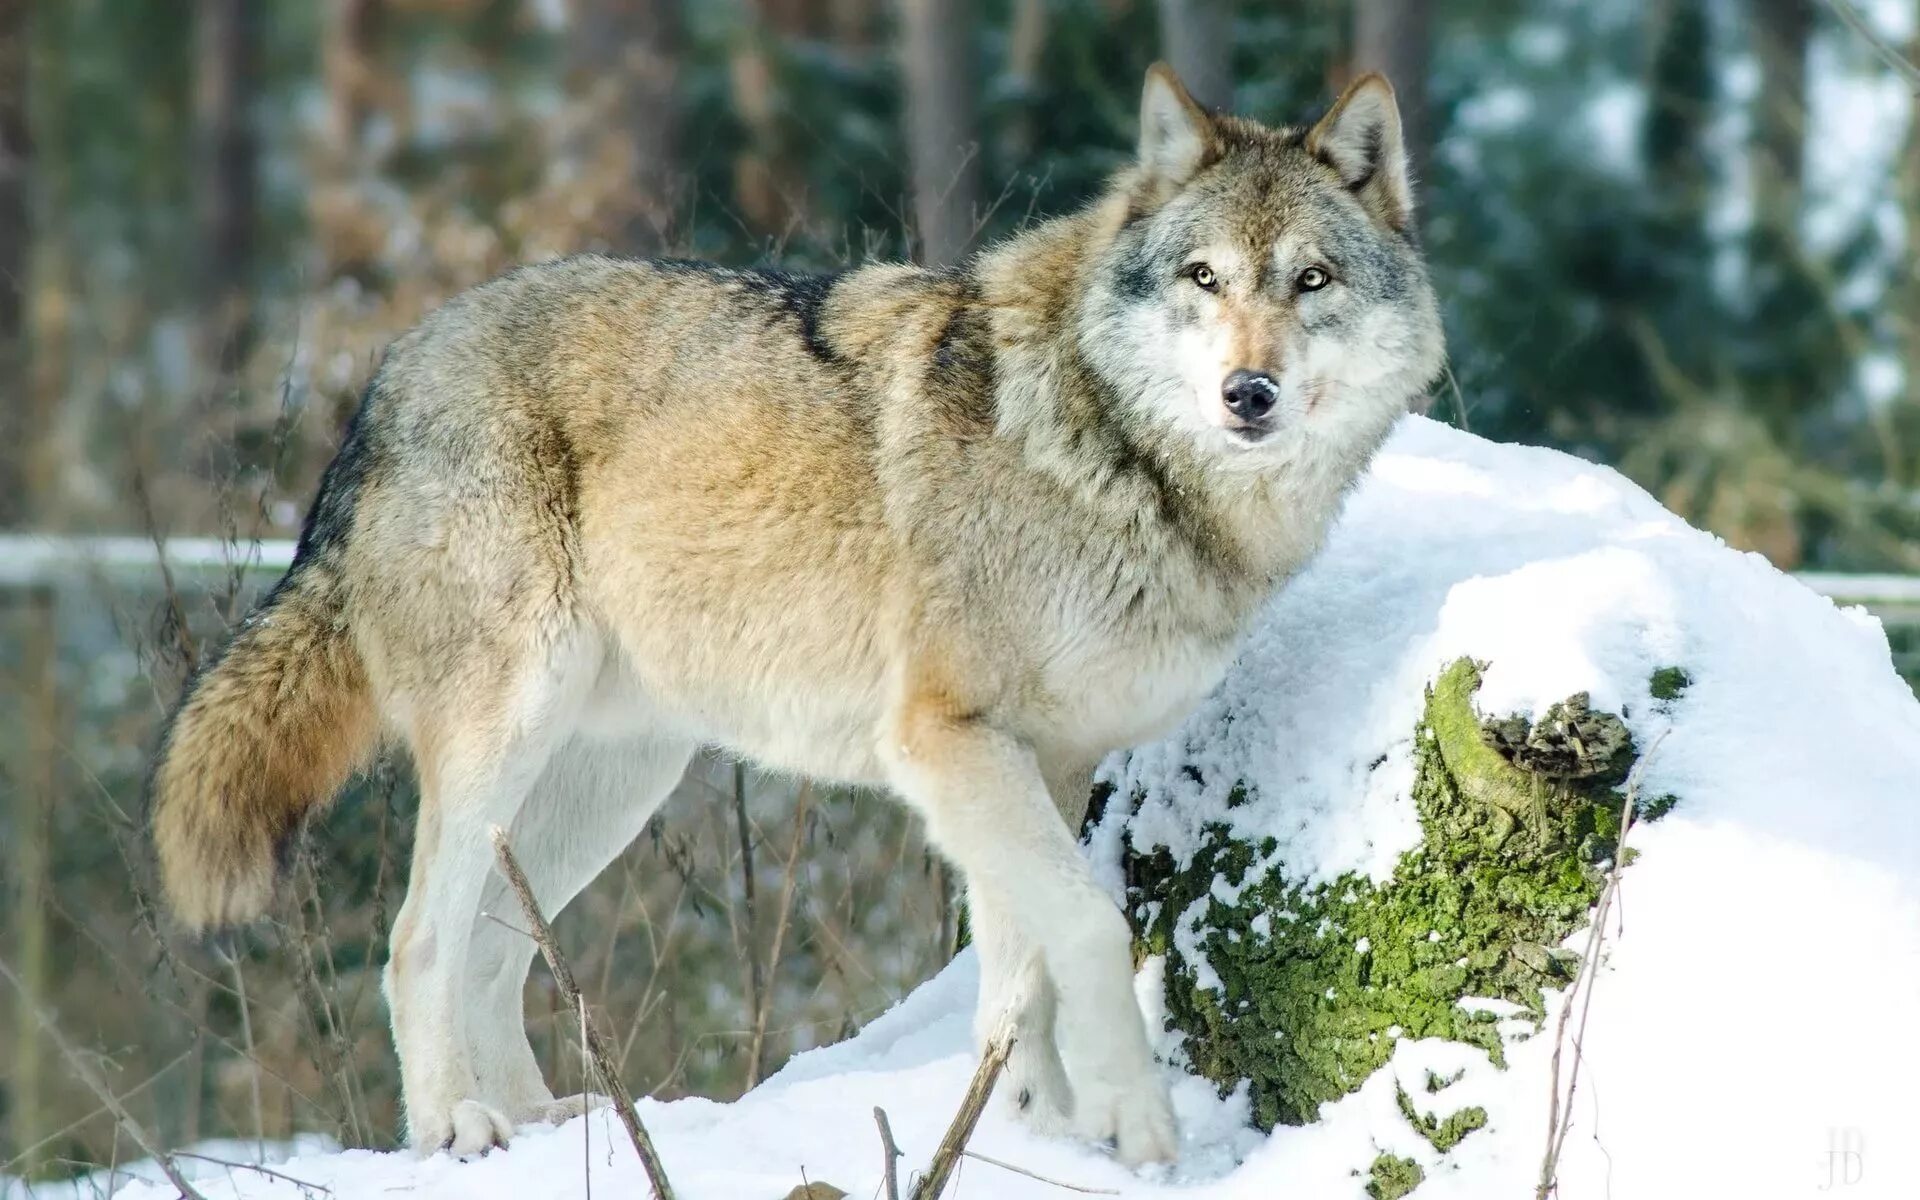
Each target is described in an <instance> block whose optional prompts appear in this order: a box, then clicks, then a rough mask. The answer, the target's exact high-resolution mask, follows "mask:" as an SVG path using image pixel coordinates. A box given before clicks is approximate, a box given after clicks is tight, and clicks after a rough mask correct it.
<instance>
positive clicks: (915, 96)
mask: <svg viewBox="0 0 1920 1200" xmlns="http://www.w3.org/2000/svg"><path fill="white" fill-rule="evenodd" d="M900 16H901V22H900V24H901V34H902V38H903V44H902V47H901V57H902V60H903V61H902V66H903V67H904V73H905V76H906V92H907V95H906V102H907V154H908V157H909V159H910V160H911V161H912V164H913V217H914V226H915V232H916V234H917V235H918V247H919V256H918V257H919V260H920V261H921V262H923V263H926V264H927V265H929V266H945V265H947V264H949V263H954V262H958V261H959V260H960V259H961V258H962V257H964V256H965V254H966V252H967V249H968V247H969V246H971V245H972V243H973V237H974V234H975V233H976V232H977V231H976V229H975V227H974V222H975V221H976V219H977V214H978V213H979V209H980V139H979V115H978V103H979V101H978V92H977V86H978V71H977V70H976V68H975V64H974V56H973V53H972V48H973V29H974V12H973V5H972V4H971V3H970V2H969V0H901V13H900Z"/></svg>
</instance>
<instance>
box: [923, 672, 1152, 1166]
mask: <svg viewBox="0 0 1920 1200" xmlns="http://www.w3.org/2000/svg"><path fill="white" fill-rule="evenodd" d="M886 744H887V753H888V755H889V760H890V761H889V768H890V771H891V773H892V776H893V782H894V785H895V786H896V788H898V789H899V791H900V792H901V793H902V795H904V796H905V797H906V798H907V799H908V800H909V802H911V803H912V804H913V805H914V806H915V807H917V808H919V809H920V811H921V812H922V814H923V815H924V816H925V817H926V821H927V831H928V833H929V835H930V836H931V837H932V839H933V841H934V844H935V845H937V846H938V847H940V849H941V850H942V851H943V852H944V853H945V854H947V855H948V856H949V857H950V858H952V859H953V860H954V861H955V862H956V863H957V864H959V866H960V869H961V870H962V871H963V872H964V873H965V874H966V876H967V878H968V881H969V883H970V885H971V886H972V887H973V888H974V889H975V891H976V892H985V893H987V894H990V895H992V896H994V897H996V900H997V902H998V903H1000V904H1003V905H1004V906H1005V912H1006V913H1007V914H1008V915H1009V916H1010V917H1011V920H1012V922H1013V924H1014V925H1015V927H1017V928H1018V929H1019V930H1020V932H1021V933H1022V934H1024V935H1025V937H1026V939H1027V940H1028V941H1029V942H1031V943H1032V944H1033V945H1035V946H1038V947H1039V948H1040V954H1041V958H1042V960H1043V961H1044V962H1045V964H1046V967H1047V971H1048V973H1049V974H1050V975H1051V976H1052V978H1053V981H1054V983H1055V985H1056V987H1057V988H1058V990H1059V1003H1060V1018H1059V1024H1058V1033H1059V1045H1060V1050H1061V1053H1062V1056H1063V1058H1064V1060H1065V1065H1066V1073H1067V1078H1068V1081H1069V1083H1070V1084H1071V1085H1072V1095H1073V1128H1074V1130H1075V1131H1076V1132H1077V1133H1079V1134H1080V1135H1081V1136H1083V1137H1087V1138H1091V1139H1093V1140H1097V1141H1104V1140H1106V1139H1108V1138H1112V1139H1114V1140H1115V1142H1116V1144H1117V1148H1118V1151H1119V1155H1120V1158H1121V1159H1122V1160H1123V1161H1125V1162H1128V1163H1145V1162H1168V1161H1171V1160H1172V1159H1173V1157H1174V1155H1175V1151H1176V1149H1177V1138H1176V1131H1175V1127H1174V1121H1173V1110H1172V1106H1171V1105H1170V1104H1169V1103H1168V1100H1167V1089H1166V1084H1165V1082H1164V1081H1163V1080H1162V1078H1161V1076H1160V1073H1159V1071H1158V1069H1157V1068H1156V1067H1155V1065H1154V1062H1153V1055H1152V1053H1151V1051H1150V1050H1149V1048H1148V1045H1147V1035H1146V1029H1145V1026H1144V1024H1143V1022H1142V1021H1141V1019H1140V1010H1139V1007H1138V1005H1137V1004H1136V1003H1135V1001H1134V997H1133V974H1132V970H1131V954H1130V952H1129V948H1128V934H1127V926H1126V922H1125V921H1124V920H1123V919H1122V918H1121V916H1120V912H1119V910H1118V909H1116V908H1115V907H1114V906H1113V903H1112V902H1111V901H1110V900H1108V899H1107V897H1106V895H1105V893H1103V892H1102V891H1101V890H1100V888H1099V886H1098V885H1097V884H1096V883H1095V882H1094V880H1093V875H1092V872H1091V871H1089V870H1088V868H1087V864H1086V862H1085V860H1084V859H1082V858H1081V857H1080V851H1079V847H1078V845H1077V844H1076V843H1075V841H1074V838H1073V836H1072V835H1071V834H1069V833H1068V832H1067V829H1066V825H1065V824H1064V823H1063V822H1062V821H1061V820H1060V816H1059V814H1058V813H1057V812H1056V811H1055V809H1054V803H1053V800H1052V798H1051V797H1050V796H1049V795H1048V792H1047V787H1046V784H1045V782H1044V780H1043V778H1042V776H1041V773H1040V767H1039V764H1038V762H1037V761H1036V759H1035V757H1034V753H1033V751H1032V749H1031V748H1030V747H1028V746H1027V745H1025V744H1024V743H1023V742H1020V741H1018V740H1016V739H1015V738H1012V737H1010V736H1008V735H1007V734H1004V733H1001V732H1000V731H998V730H995V729H992V728H991V727H989V726H987V725H985V724H983V723H981V722H980V721H978V720H972V719H968V718H965V717H956V716H954V715H952V706H951V705H949V704H923V705H922V704H914V703H911V702H910V703H908V704H907V705H906V706H905V707H904V711H902V712H901V713H899V714H898V715H897V717H896V725H895V729H894V732H893V736H891V737H889V738H888V739H887V742H886Z"/></svg>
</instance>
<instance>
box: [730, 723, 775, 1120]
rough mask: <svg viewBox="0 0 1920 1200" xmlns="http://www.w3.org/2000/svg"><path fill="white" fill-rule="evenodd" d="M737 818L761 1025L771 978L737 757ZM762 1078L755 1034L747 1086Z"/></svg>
mask: <svg viewBox="0 0 1920 1200" xmlns="http://www.w3.org/2000/svg"><path fill="white" fill-rule="evenodd" d="M733 820H734V828H735V830H736V832H737V834H738V836H739V839H740V890H741V892H742V893H743V894H744V897H745V901H746V909H747V929H746V933H745V934H744V935H742V936H741V938H740V942H741V946H740V951H741V953H742V954H743V955H744V956H745V957H746V960H747V1002H748V1004H749V1005H751V1006H752V1007H751V1011H752V1012H753V1013H754V1014H755V1019H754V1024H755V1025H756V1027H757V1026H758V1025H759V1014H760V1013H761V1012H763V1011H764V1010H765V1009H766V1006H767V980H766V969H765V968H764V967H762V966H761V963H760V946H759V936H760V921H759V914H758V912H757V905H756V904H755V902H754V901H755V888H754V878H753V837H752V835H751V832H750V831H749V829H748V825H747V764H746V763H744V762H740V761H737V760H736V761H735V762H734V764H733ZM759 1082H760V1039H759V1038H755V1039H754V1040H753V1042H752V1044H751V1046H750V1047H749V1051H748V1054H747V1086H746V1088H745V1090H746V1091H752V1090H753V1088H754V1085H755V1084H757V1083H759Z"/></svg>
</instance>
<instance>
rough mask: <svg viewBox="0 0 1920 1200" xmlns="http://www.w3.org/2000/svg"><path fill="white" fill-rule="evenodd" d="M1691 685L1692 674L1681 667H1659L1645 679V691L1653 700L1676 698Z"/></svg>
mask: <svg viewBox="0 0 1920 1200" xmlns="http://www.w3.org/2000/svg"><path fill="white" fill-rule="evenodd" d="M1692 686H1693V676H1691V675H1689V674H1687V672H1686V669H1685V668H1683V667H1661V668H1660V669H1659V670H1657V671H1655V672H1654V673H1653V676H1652V678H1650V679H1648V680H1647V691H1649V692H1651V693H1653V698H1654V699H1655V700H1662V701H1666V700H1678V699H1679V698H1680V693H1681V692H1684V691H1686V690H1687V689H1688V688H1689V687H1692Z"/></svg>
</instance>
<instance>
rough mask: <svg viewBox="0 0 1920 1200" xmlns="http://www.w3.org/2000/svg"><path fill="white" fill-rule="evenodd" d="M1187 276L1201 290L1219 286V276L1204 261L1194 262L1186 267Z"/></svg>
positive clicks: (1213, 288)
mask: <svg viewBox="0 0 1920 1200" xmlns="http://www.w3.org/2000/svg"><path fill="white" fill-rule="evenodd" d="M1187 278H1188V279H1191V280H1193V282H1194V284H1195V285H1196V286H1198V287H1199V288H1200V290H1201V291H1206V292H1211V291H1213V290H1215V289H1216V288H1218V287H1219V286H1220V277H1219V276H1218V275H1215V274H1214V273H1213V268H1212V267H1210V266H1208V265H1207V264H1205V263H1194V264H1193V265H1192V266H1190V267H1188V268H1187Z"/></svg>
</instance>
